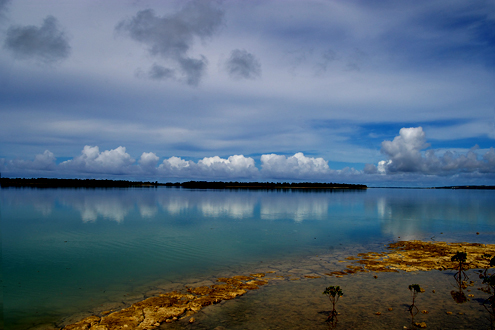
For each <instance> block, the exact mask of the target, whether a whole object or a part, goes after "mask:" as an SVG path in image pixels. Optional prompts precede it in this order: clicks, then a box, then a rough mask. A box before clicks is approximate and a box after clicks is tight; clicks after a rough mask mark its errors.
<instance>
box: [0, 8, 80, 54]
mask: <svg viewBox="0 0 495 330" xmlns="http://www.w3.org/2000/svg"><path fill="white" fill-rule="evenodd" d="M4 47H5V48H6V49H8V50H10V51H11V52H13V53H14V55H15V56H16V57H17V58H21V59H36V60H41V61H43V62H47V63H52V62H57V61H60V60H63V59H65V58H67V57H68V56H69V54H70V45H69V41H68V38H67V36H66V35H65V33H64V31H62V30H61V29H60V27H59V26H58V22H57V19H56V18H55V17H53V16H47V17H46V18H45V19H44V21H43V24H42V25H41V26H40V27H36V26H34V25H28V26H11V27H10V28H9V29H8V30H7V38H6V39H5V42H4Z"/></svg>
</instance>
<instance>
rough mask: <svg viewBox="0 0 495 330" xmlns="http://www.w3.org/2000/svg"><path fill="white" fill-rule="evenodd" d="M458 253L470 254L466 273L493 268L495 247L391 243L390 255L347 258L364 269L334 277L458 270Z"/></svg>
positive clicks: (476, 244) (366, 255)
mask: <svg viewBox="0 0 495 330" xmlns="http://www.w3.org/2000/svg"><path fill="white" fill-rule="evenodd" d="M457 252H466V253H467V263H466V269H476V268H489V267H490V258H487V257H485V256H484V255H485V254H490V255H492V256H494V255H495V245H494V244H480V243H465V242H464V243H447V242H424V241H415V240H414V241H399V242H396V243H390V244H389V245H388V251H385V252H367V253H359V254H358V255H357V256H351V257H347V258H346V260H351V261H354V262H355V263H357V264H360V265H362V266H354V265H350V266H347V267H348V268H347V269H348V270H346V271H345V272H340V273H338V274H332V275H345V274H349V273H355V272H357V271H374V272H398V271H399V270H403V271H406V272H413V271H428V270H434V269H437V270H445V269H455V267H456V265H458V263H456V262H453V261H451V257H452V256H453V255H454V254H456V253H457Z"/></svg>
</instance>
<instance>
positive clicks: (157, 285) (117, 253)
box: [0, 188, 495, 329]
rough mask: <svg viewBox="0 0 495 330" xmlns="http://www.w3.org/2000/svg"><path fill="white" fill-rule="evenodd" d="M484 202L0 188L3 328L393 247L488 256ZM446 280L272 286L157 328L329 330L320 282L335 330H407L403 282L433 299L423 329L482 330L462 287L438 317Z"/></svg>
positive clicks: (417, 276) (376, 195)
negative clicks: (424, 243) (459, 248)
mask: <svg viewBox="0 0 495 330" xmlns="http://www.w3.org/2000/svg"><path fill="white" fill-rule="evenodd" d="M494 195H495V192H493V191H476V190H469V191H466V190H464V191H461V190H419V189H368V190H367V191H345V190H344V191H261V190H260V191H245V190H230V191H204V190H185V189H177V188H158V189H156V188H138V189H136V188H133V189H0V203H1V208H0V216H1V218H0V219H1V224H2V227H1V230H2V232H1V234H2V284H3V311H4V314H3V315H4V327H5V328H6V329H29V328H35V327H38V328H43V327H44V328H48V327H50V326H52V327H53V326H62V325H64V324H68V323H73V322H75V321H77V320H78V319H81V318H83V317H84V316H87V315H90V314H94V313H99V312H102V311H105V310H110V309H115V308H119V307H120V308H122V307H125V306H128V305H129V304H131V303H133V302H136V301H138V300H142V299H144V298H145V297H148V296H152V295H154V294H157V293H159V292H160V291H161V290H163V291H168V290H174V289H179V288H183V287H184V285H192V284H195V283H201V282H208V281H210V282H214V280H215V279H216V278H218V277H222V276H232V275H246V274H249V273H252V272H257V271H267V270H269V269H273V271H276V272H277V273H275V274H280V276H283V275H284V274H285V273H288V274H292V275H293V277H294V278H295V277H297V276H299V275H304V274H303V272H306V271H311V272H313V273H318V272H317V270H319V271H323V270H330V271H331V270H339V269H340V268H342V265H341V263H338V260H339V258H340V257H343V258H345V257H347V256H349V255H355V254H357V253H359V252H367V251H377V249H378V248H379V247H380V248H383V246H384V244H387V243H389V242H393V241H396V240H399V237H400V239H401V240H409V239H423V240H431V239H433V240H435V239H436V240H445V241H451V242H454V241H467V242H479V243H493V242H494V241H495V239H494V238H495V237H494V235H493V233H495V206H494V205H493V202H492V201H493V200H494V197H495V196H494ZM476 233H479V234H476ZM319 259H321V260H319ZM303 266H304V267H303ZM312 267H313V268H312ZM315 267H316V268H315ZM298 269H302V270H303V271H302V272H301V271H298ZM452 273H453V272H450V273H449V272H448V271H444V272H439V271H433V272H421V273H404V274H403V273H399V274H385V273H380V274H378V277H377V278H376V279H375V278H374V277H373V275H370V273H366V274H354V275H352V276H346V277H344V278H335V277H331V278H330V277H325V276H322V277H320V278H315V279H310V278H304V277H300V278H299V280H291V279H289V277H284V280H279V281H276V283H275V281H273V283H272V282H271V283H270V284H269V285H267V286H264V287H262V288H261V289H259V290H255V291H250V292H248V293H247V294H245V295H244V296H242V297H240V298H236V299H234V300H229V301H224V302H222V303H220V304H219V305H214V306H211V308H210V307H208V308H204V309H202V310H201V311H200V312H199V313H197V316H195V318H196V321H195V322H194V323H192V324H189V323H187V324H186V323H184V322H182V321H179V322H176V323H172V324H166V325H162V327H164V328H165V327H168V328H174V327H181V326H186V325H187V326H188V327H196V328H198V329H199V328H201V327H202V328H204V329H214V328H216V327H224V328H226V329H235V328H238V329H248V328H259V326H261V327H262V328H274V329H275V328H277V327H280V328H305V327H307V328H315V329H316V328H319V327H325V326H326V327H328V325H327V324H325V322H324V320H325V319H326V316H325V315H324V312H325V311H328V308H330V306H329V302H328V299H327V298H326V297H324V296H323V295H322V294H321V292H322V291H323V290H324V288H325V287H326V286H328V285H333V283H338V284H337V285H341V286H342V287H343V288H344V293H345V296H344V297H343V298H342V300H341V301H340V302H339V307H340V308H339V312H341V316H339V324H340V325H342V326H343V328H346V326H345V324H347V325H349V326H350V327H351V328H352V327H358V324H365V325H366V327H376V328H380V327H383V326H387V327H388V325H393V326H390V327H395V326H396V325H400V326H401V327H402V323H404V322H406V323H404V326H408V323H407V321H408V316H409V314H408V313H407V311H406V312H404V306H405V304H407V303H409V298H410V292H409V291H408V290H407V285H409V284H411V283H409V282H410V281H412V280H414V281H415V282H422V283H425V284H424V285H425V286H427V285H428V286H429V288H431V287H433V286H438V288H439V289H435V291H436V293H435V294H430V293H428V291H426V292H425V293H424V294H423V295H421V296H420V297H419V298H418V304H419V303H420V302H421V301H423V302H424V304H425V305H428V304H429V305H428V306H431V307H425V309H427V308H430V309H431V310H432V311H436V312H434V313H433V312H429V313H428V314H424V315H421V317H423V316H424V317H425V318H426V319H427V324H428V327H429V328H431V327H433V328H435V324H436V323H435V322H439V323H438V324H439V326H438V328H441V327H440V325H441V324H443V323H442V322H452V325H453V327H452V328H462V327H464V328H468V327H469V325H470V324H477V323H473V322H483V320H484V322H485V323H480V324H482V325H483V326H482V328H483V327H486V325H488V321H487V320H485V318H486V317H488V313H486V311H485V310H484V308H483V306H482V305H481V304H480V301H481V299H485V298H486V297H484V296H483V295H482V293H481V291H478V290H476V288H474V287H473V290H476V294H475V296H474V298H473V299H471V300H470V301H469V302H468V303H466V304H463V305H462V306H460V305H457V304H455V302H453V301H452V303H453V304H454V305H452V313H453V314H452V315H449V314H446V312H447V311H445V308H444V309H440V308H439V304H444V305H445V306H447V307H449V305H448V304H449V303H450V300H452V298H451V297H450V291H451V288H450V285H451V283H450V282H449V280H446V279H450V278H451V275H452ZM337 280H338V281H339V282H336V281H337ZM427 283H428V284H427ZM435 283H436V284H435ZM440 287H445V290H444V289H440ZM449 299H450V300H449ZM383 302H385V304H384V305H383V306H384V307H383V308H384V309H383V310H382V312H381V315H379V316H378V315H375V313H376V311H371V310H374V309H376V308H372V307H375V306H376V307H380V306H382V304H383ZM385 305H387V306H386V307H385ZM388 305H390V308H393V310H392V311H388V309H385V308H389V307H388ZM454 307H455V308H457V309H454ZM420 308H421V307H420ZM461 310H464V312H462V311H461ZM437 312H438V313H437ZM441 312H442V313H444V314H442V313H441ZM459 312H462V313H464V314H458V313H459ZM473 315H476V316H473ZM433 316H435V317H433ZM444 319H445V320H444ZM474 319H476V320H478V321H474ZM435 320H437V321H435ZM441 320H444V321H441ZM456 320H457V321H456ZM462 320H465V322H467V323H465V324H466V325H465V326H463V324H464V323H463V322H464V321H462ZM346 322H348V323H346ZM383 322H385V323H383ZM310 324H311V326H310ZM257 325H258V327H257ZM359 327H361V326H360V325H359ZM219 329H221V328H219Z"/></svg>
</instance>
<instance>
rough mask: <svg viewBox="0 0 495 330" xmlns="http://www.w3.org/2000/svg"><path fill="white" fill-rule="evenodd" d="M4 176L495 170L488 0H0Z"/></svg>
mask: <svg viewBox="0 0 495 330" xmlns="http://www.w3.org/2000/svg"><path fill="white" fill-rule="evenodd" d="M0 43H1V51H0V87H1V88H0V115H1V118H2V119H1V121H0V171H1V173H2V175H3V176H4V177H78V178H87V177H91V178H93V177H94V178H118V179H137V180H152V181H161V182H166V181H185V180H242V181H252V180H256V181H272V180H283V181H300V180H303V181H327V182H353V183H355V182H359V183H365V184H368V185H370V186H390V185H392V186H430V185H435V186H438V185H457V184H495V150H494V149H493V147H494V141H495V2H493V1H476V0H474V1H452V0H429V1H422V0H419V1H417V0H416V1H364V0H361V1H360V0H346V1H337V0H329V1H312V0H307V1H281V0H279V1H275V0H272V1H270V0H264V1H240V0H239V1H234V0H230V1H227V0H225V1H206V0H202V1H147V0H141V1H125V0H119V1H117V0H113V1H112V0H108V1H78V0H74V1H70V2H61V1H50V0H46V1H34V0H31V1H23V0H11V1H8V0H0Z"/></svg>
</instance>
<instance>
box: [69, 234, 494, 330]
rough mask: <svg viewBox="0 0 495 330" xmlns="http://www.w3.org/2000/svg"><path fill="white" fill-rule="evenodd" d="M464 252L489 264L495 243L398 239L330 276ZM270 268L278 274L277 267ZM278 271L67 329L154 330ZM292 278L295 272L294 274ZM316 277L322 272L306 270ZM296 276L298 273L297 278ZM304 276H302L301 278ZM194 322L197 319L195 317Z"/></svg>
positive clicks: (430, 262)
mask: <svg viewBox="0 0 495 330" xmlns="http://www.w3.org/2000/svg"><path fill="white" fill-rule="evenodd" d="M458 251H462V252H466V253H467V263H466V266H465V267H466V269H467V268H469V269H476V268H478V269H479V268H487V267H489V259H487V258H485V257H484V256H483V255H485V254H491V255H495V245H493V244H479V243H447V242H425V241H418V240H413V241H398V242H395V243H391V244H389V245H388V247H387V251H385V252H381V253H378V252H367V253H359V254H357V256H350V257H347V258H346V260H341V261H342V262H346V261H351V262H352V263H355V264H357V265H355V264H354V265H352V264H351V265H348V266H346V269H345V270H343V271H332V272H330V273H325V274H326V275H329V276H333V275H336V277H342V276H343V275H349V274H353V273H356V272H370V271H372V272H398V271H400V270H402V271H406V272H411V271H429V270H434V269H438V270H444V269H455V268H456V266H458V263H456V262H452V261H451V257H452V256H453V255H454V254H455V253H456V252H458ZM267 273H274V272H273V271H271V272H267ZM283 277H284V276H280V275H276V277H273V278H266V277H265V273H256V274H250V276H243V275H239V276H232V277H221V278H218V279H217V282H219V283H223V284H215V285H211V286H200V287H195V288H189V287H186V289H187V293H180V292H177V291H173V292H169V293H165V294H161V295H159V296H157V297H151V298H148V299H146V300H143V301H140V302H137V303H135V304H133V305H131V306H130V307H128V308H125V309H122V310H120V311H116V312H106V313H105V312H104V313H102V315H103V316H101V317H100V316H95V315H93V316H89V317H86V318H85V319H83V320H81V321H79V322H77V323H74V324H70V325H67V326H65V327H64V328H63V329H64V330H121V329H143V330H144V329H154V328H157V327H158V326H160V324H162V323H169V322H173V321H175V320H178V319H181V318H188V317H190V316H191V315H193V314H194V313H196V312H198V311H199V310H201V309H202V308H203V307H205V306H209V305H212V304H216V303H219V302H220V301H222V300H229V299H233V298H236V297H238V296H242V295H243V294H245V293H246V292H247V290H256V289H258V288H259V286H261V285H265V284H267V283H268V281H269V280H277V279H281V278H283ZM289 278H290V275H289ZM304 278H307V279H312V278H319V276H313V275H305V276H304ZM295 279H296V278H292V280H295ZM297 279H299V278H297ZM190 321H191V322H192V321H193V319H192V318H191V319H190Z"/></svg>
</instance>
